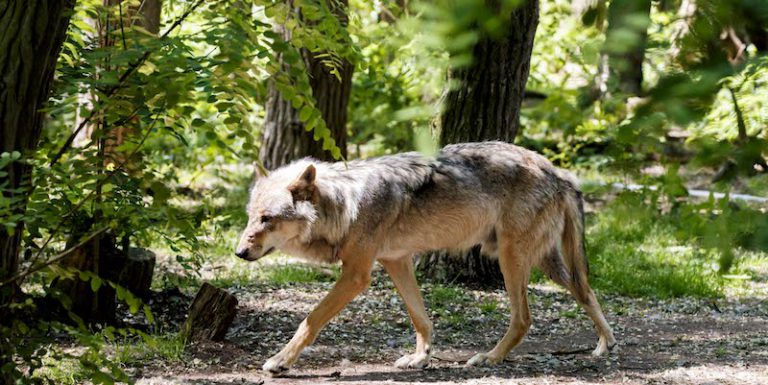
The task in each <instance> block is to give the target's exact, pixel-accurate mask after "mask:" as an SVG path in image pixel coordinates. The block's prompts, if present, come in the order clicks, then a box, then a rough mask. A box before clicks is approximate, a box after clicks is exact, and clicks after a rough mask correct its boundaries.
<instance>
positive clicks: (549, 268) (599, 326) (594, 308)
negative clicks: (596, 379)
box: [539, 248, 616, 356]
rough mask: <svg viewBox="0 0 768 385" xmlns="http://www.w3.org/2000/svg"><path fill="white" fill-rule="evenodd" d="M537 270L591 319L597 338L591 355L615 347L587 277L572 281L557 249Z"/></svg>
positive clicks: (614, 341)
mask: <svg viewBox="0 0 768 385" xmlns="http://www.w3.org/2000/svg"><path fill="white" fill-rule="evenodd" d="M539 268H541V270H542V271H543V272H544V274H546V275H547V276H549V278H551V279H552V280H553V281H555V282H556V283H557V284H559V285H561V286H563V287H565V288H566V289H568V291H569V292H571V294H572V295H573V297H574V298H576V302H578V303H579V305H580V306H581V307H582V308H584V311H585V312H586V313H587V315H588V316H589V318H591V319H592V322H593V323H594V324H595V329H596V331H597V336H598V341H597V347H596V348H595V350H594V351H593V352H592V355H594V356H600V355H603V354H605V353H606V352H607V351H608V350H610V349H612V348H613V347H614V345H616V338H614V336H613V332H612V331H611V327H610V325H608V322H607V321H606V320H605V316H604V315H603V310H602V308H601V307H600V303H599V302H597V298H595V293H594V292H593V291H592V288H591V287H590V286H589V283H587V277H580V278H579V279H578V280H574V279H572V276H571V272H569V271H568V268H567V267H566V266H565V263H564V261H563V257H562V255H561V254H560V252H559V251H558V250H557V248H554V249H552V251H550V253H549V254H547V256H546V257H544V258H543V259H542V260H541V262H540V264H539Z"/></svg>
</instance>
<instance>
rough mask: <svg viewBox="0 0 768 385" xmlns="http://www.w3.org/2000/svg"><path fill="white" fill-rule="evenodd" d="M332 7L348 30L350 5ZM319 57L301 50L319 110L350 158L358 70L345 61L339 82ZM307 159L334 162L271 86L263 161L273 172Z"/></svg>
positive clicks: (341, 3) (286, 33)
mask: <svg viewBox="0 0 768 385" xmlns="http://www.w3.org/2000/svg"><path fill="white" fill-rule="evenodd" d="M331 4H332V6H331V8H332V10H333V12H334V13H335V14H336V17H338V18H339V21H340V22H341V25H342V26H346V25H347V15H346V8H347V1H346V0H343V1H332V2H331ZM334 4H335V5H334ZM280 32H282V34H283V38H284V39H285V40H286V41H288V40H290V38H291V36H290V33H289V31H287V30H285V29H283V28H281V31H280ZM317 54H318V53H312V52H310V51H308V50H307V49H301V56H302V59H303V60H304V65H305V66H306V68H307V71H308V75H309V83H310V86H311V87H312V94H313V96H314V98H315V102H316V105H317V108H318V109H319V110H320V113H321V114H322V117H323V120H325V123H326V125H327V126H328V128H329V129H330V130H331V133H332V136H333V139H334V140H335V141H336V145H337V146H338V147H339V149H341V154H342V156H344V157H346V155H347V104H348V102H349V92H350V89H351V87H352V72H353V69H354V68H353V66H352V64H351V63H349V62H348V61H347V60H342V65H341V68H339V75H340V78H341V79H339V78H337V77H336V76H335V75H333V74H331V73H330V69H329V68H328V67H327V66H326V65H325V64H323V63H322V62H321V60H320V59H318V58H317V57H316V55H317ZM278 60H280V61H281V63H282V54H280V55H278ZM306 156H311V157H314V158H317V159H321V160H333V157H332V156H331V153H330V152H328V151H325V150H323V147H322V143H321V142H318V141H316V140H314V137H313V134H312V132H311V131H309V132H308V131H306V130H305V128H304V124H303V123H302V122H301V120H300V119H299V111H298V110H297V109H295V108H293V106H291V102H290V101H287V100H285V99H283V98H282V96H281V95H280V92H279V91H278V90H277V88H276V87H275V86H274V84H270V86H269V96H268V101H267V106H266V119H265V125H264V132H263V134H262V140H261V150H260V153H259V158H260V159H261V161H262V163H263V164H264V166H265V167H266V168H267V169H268V170H272V169H275V168H277V167H280V166H283V165H285V164H287V163H290V162H291V161H293V160H296V159H299V158H303V157H306Z"/></svg>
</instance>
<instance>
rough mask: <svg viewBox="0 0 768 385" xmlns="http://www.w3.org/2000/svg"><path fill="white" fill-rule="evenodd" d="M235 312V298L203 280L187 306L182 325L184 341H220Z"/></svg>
mask: <svg viewBox="0 0 768 385" xmlns="http://www.w3.org/2000/svg"><path fill="white" fill-rule="evenodd" d="M236 313H237V298H235V296H233V295H232V294H229V293H227V292H226V291H224V290H222V289H219V288H217V287H214V286H213V285H211V284H209V283H207V282H205V283H203V286H202V287H201V288H200V291H198V292H197V296H195V300H194V301H192V305H191V306H190V307H189V315H188V316H187V320H186V321H185V322H184V326H182V329H181V333H182V337H183V338H184V341H187V342H189V341H193V340H211V341H221V340H223V339H224V335H225V334H227V330H228V329H229V326H230V325H231V324H232V320H234V319H235V314H236Z"/></svg>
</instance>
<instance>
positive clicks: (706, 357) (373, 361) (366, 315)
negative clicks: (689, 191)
mask: <svg viewBox="0 0 768 385" xmlns="http://www.w3.org/2000/svg"><path fill="white" fill-rule="evenodd" d="M330 286H331V284H330V283H311V284H301V285H292V286H282V287H276V286H269V285H254V286H250V287H247V288H229V290H230V291H231V292H233V293H234V294H235V295H236V296H237V297H238V299H239V301H240V310H239V314H238V316H237V318H236V320H235V323H234V325H233V327H232V328H231V329H230V331H229V333H228V335H227V338H226V340H225V341H224V342H222V343H205V344H198V345H194V346H192V347H190V348H189V349H188V355H187V359H185V360H184V362H154V363H152V364H151V365H149V366H145V367H141V368H131V369H129V370H130V371H131V372H132V373H133V374H134V376H136V378H138V379H139V380H138V384H142V385H149V384H158V385H159V384H200V385H230V384H231V385H235V384H318V383H346V384H392V383H398V384H453V383H462V384H546V383H548V384H614V383H628V384H768V300H766V298H765V297H764V296H763V295H762V293H765V291H764V290H762V291H760V293H761V294H760V297H759V298H755V297H752V298H746V299H744V298H742V299H738V300H737V299H723V300H717V301H713V300H709V299H670V300H649V299H633V298H627V297H620V296H607V295H600V294H599V293H598V297H599V299H600V301H601V303H602V304H603V307H604V310H605V312H606V315H607V317H608V319H609V322H610V323H611V324H612V326H613V327H614V332H615V334H616V337H617V339H618V341H619V345H618V348H617V349H616V350H615V351H614V352H612V353H611V354H610V355H608V356H607V357H602V358H593V357H592V356H590V355H589V351H591V349H592V348H593V347H594V344H595V343H596V337H595V334H594V332H593V330H592V326H591V323H590V321H589V320H588V319H587V318H586V316H585V315H584V314H583V312H582V311H581V310H580V309H579V308H578V307H577V306H576V304H575V302H574V301H573V300H572V298H571V297H570V296H569V295H568V294H567V293H566V292H565V291H564V290H561V289H559V288H557V287H554V286H550V285H547V284H539V285H532V286H531V289H530V300H531V301H530V302H531V313H532V317H533V320H534V325H533V327H532V328H531V330H530V332H529V333H528V336H527V337H526V339H525V340H524V342H523V343H522V344H521V345H520V346H519V347H518V348H517V349H515V350H514V351H513V352H512V353H511V354H510V356H509V357H508V359H507V360H506V361H505V362H503V363H502V364H500V365H498V366H496V367H493V368H482V369H478V368H465V367H464V366H463V365H464V362H465V361H466V359H468V358H469V357H471V356H472V355H473V354H474V353H476V352H478V351H485V350H488V349H490V348H491V347H493V345H494V344H495V342H496V341H497V339H499V338H500V337H501V335H502V334H503V333H504V331H505V330H506V324H507V314H508V306H507V301H506V299H505V294H504V292H503V291H502V290H493V291H475V290H469V289H463V288H447V289H446V288H445V287H441V286H432V285H424V286H423V292H424V294H425V298H426V302H427V307H428V309H429V310H430V311H431V313H432V319H433V321H434V322H435V341H434V349H435V354H434V357H433V360H432V363H431V367H430V368H428V369H426V370H399V369H396V368H394V367H393V366H392V365H391V364H392V363H393V362H394V361H395V360H396V359H397V358H398V357H400V356H401V355H402V354H404V353H407V352H410V351H411V350H412V349H413V344H414V335H413V331H412V328H411V326H410V322H409V320H408V318H407V314H406V313H405V310H404V306H403V305H402V302H401V301H400V299H399V297H397V294H396V292H395V291H394V289H393V287H392V284H391V283H390V282H389V281H388V280H387V279H385V278H384V277H383V276H382V274H381V272H377V273H376V276H375V279H374V283H373V285H372V287H371V288H370V289H369V290H368V291H367V292H366V293H365V294H364V295H362V296H360V297H359V298H358V299H356V300H355V301H353V302H352V303H351V304H350V305H349V306H348V307H347V308H346V309H345V310H344V311H343V312H342V313H341V314H340V315H339V316H338V317H337V318H336V319H335V320H334V321H332V322H331V324H330V325H328V327H327V328H326V329H324V330H323V332H322V333H321V334H320V336H319V338H318V339H317V341H316V342H315V344H314V345H313V346H311V347H310V348H308V349H307V350H306V351H305V352H304V353H303V354H302V357H301V359H300V360H299V362H298V363H297V364H296V365H295V366H294V367H293V368H292V370H291V371H290V372H288V373H287V374H285V375H283V376H282V377H270V376H268V375H265V374H264V373H262V372H261V371H260V369H259V368H260V367H261V364H262V363H263V362H264V361H265V360H266V359H267V358H268V357H269V356H270V355H271V354H273V353H275V352H277V351H278V350H279V349H280V348H281V346H282V345H283V344H284V343H285V342H287V341H288V339H290V337H291V335H292V334H293V331H294V329H295V328H296V326H297V325H298V324H299V322H300V321H301V320H302V319H303V318H304V317H305V316H306V314H307V313H308V312H309V311H310V310H311V309H312V307H313V306H314V305H315V304H316V303H317V302H318V301H319V300H320V299H321V298H322V296H323V295H324V294H325V292H326V291H327V290H328V289H329V288H330ZM180 312H182V313H183V310H180Z"/></svg>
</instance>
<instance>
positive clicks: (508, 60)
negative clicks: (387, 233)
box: [418, 0, 539, 285]
mask: <svg viewBox="0 0 768 385" xmlns="http://www.w3.org/2000/svg"><path fill="white" fill-rule="evenodd" d="M538 22H539V2H538V0H529V1H526V2H524V3H523V4H521V5H520V6H519V7H518V8H517V9H515V10H514V11H513V12H512V15H511V17H510V20H509V23H508V29H507V30H506V34H505V35H504V36H503V37H501V38H500V39H499V40H493V39H491V38H489V37H483V38H481V39H480V41H478V42H477V44H475V46H474V48H473V51H472V55H473V62H472V64H471V65H470V66H469V67H465V68H460V69H455V70H453V71H452V72H451V75H450V76H451V78H452V79H453V80H454V81H457V82H458V84H459V85H458V87H457V88H455V89H453V90H451V91H450V92H448V95H447V96H446V100H445V110H444V112H443V114H442V116H441V117H440V142H441V143H442V144H443V145H445V144H450V143H459V142H470V141H484V140H502V141H505V142H513V141H514V140H515V136H516V135H517V133H518V131H519V126H520V121H519V118H520V107H521V104H522V102H523V97H524V94H525V84H526V82H527V80H528V72H529V68H530V63H531V52H532V50H533V38H534V36H535V34H536V26H537V25H538ZM498 266H499V265H498V262H497V261H496V260H495V259H491V258H488V257H486V256H484V255H481V254H480V248H479V247H475V248H473V249H472V250H471V251H469V252H467V253H464V254H461V255H450V254H448V253H435V254H431V255H427V256H423V257H421V258H420V259H419V261H418V270H419V271H420V272H421V274H422V275H423V276H427V277H430V278H434V279H438V280H442V281H448V282H464V283H471V284H479V285H498V283H499V282H503V280H502V276H501V272H500V271H499V267H498Z"/></svg>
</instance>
